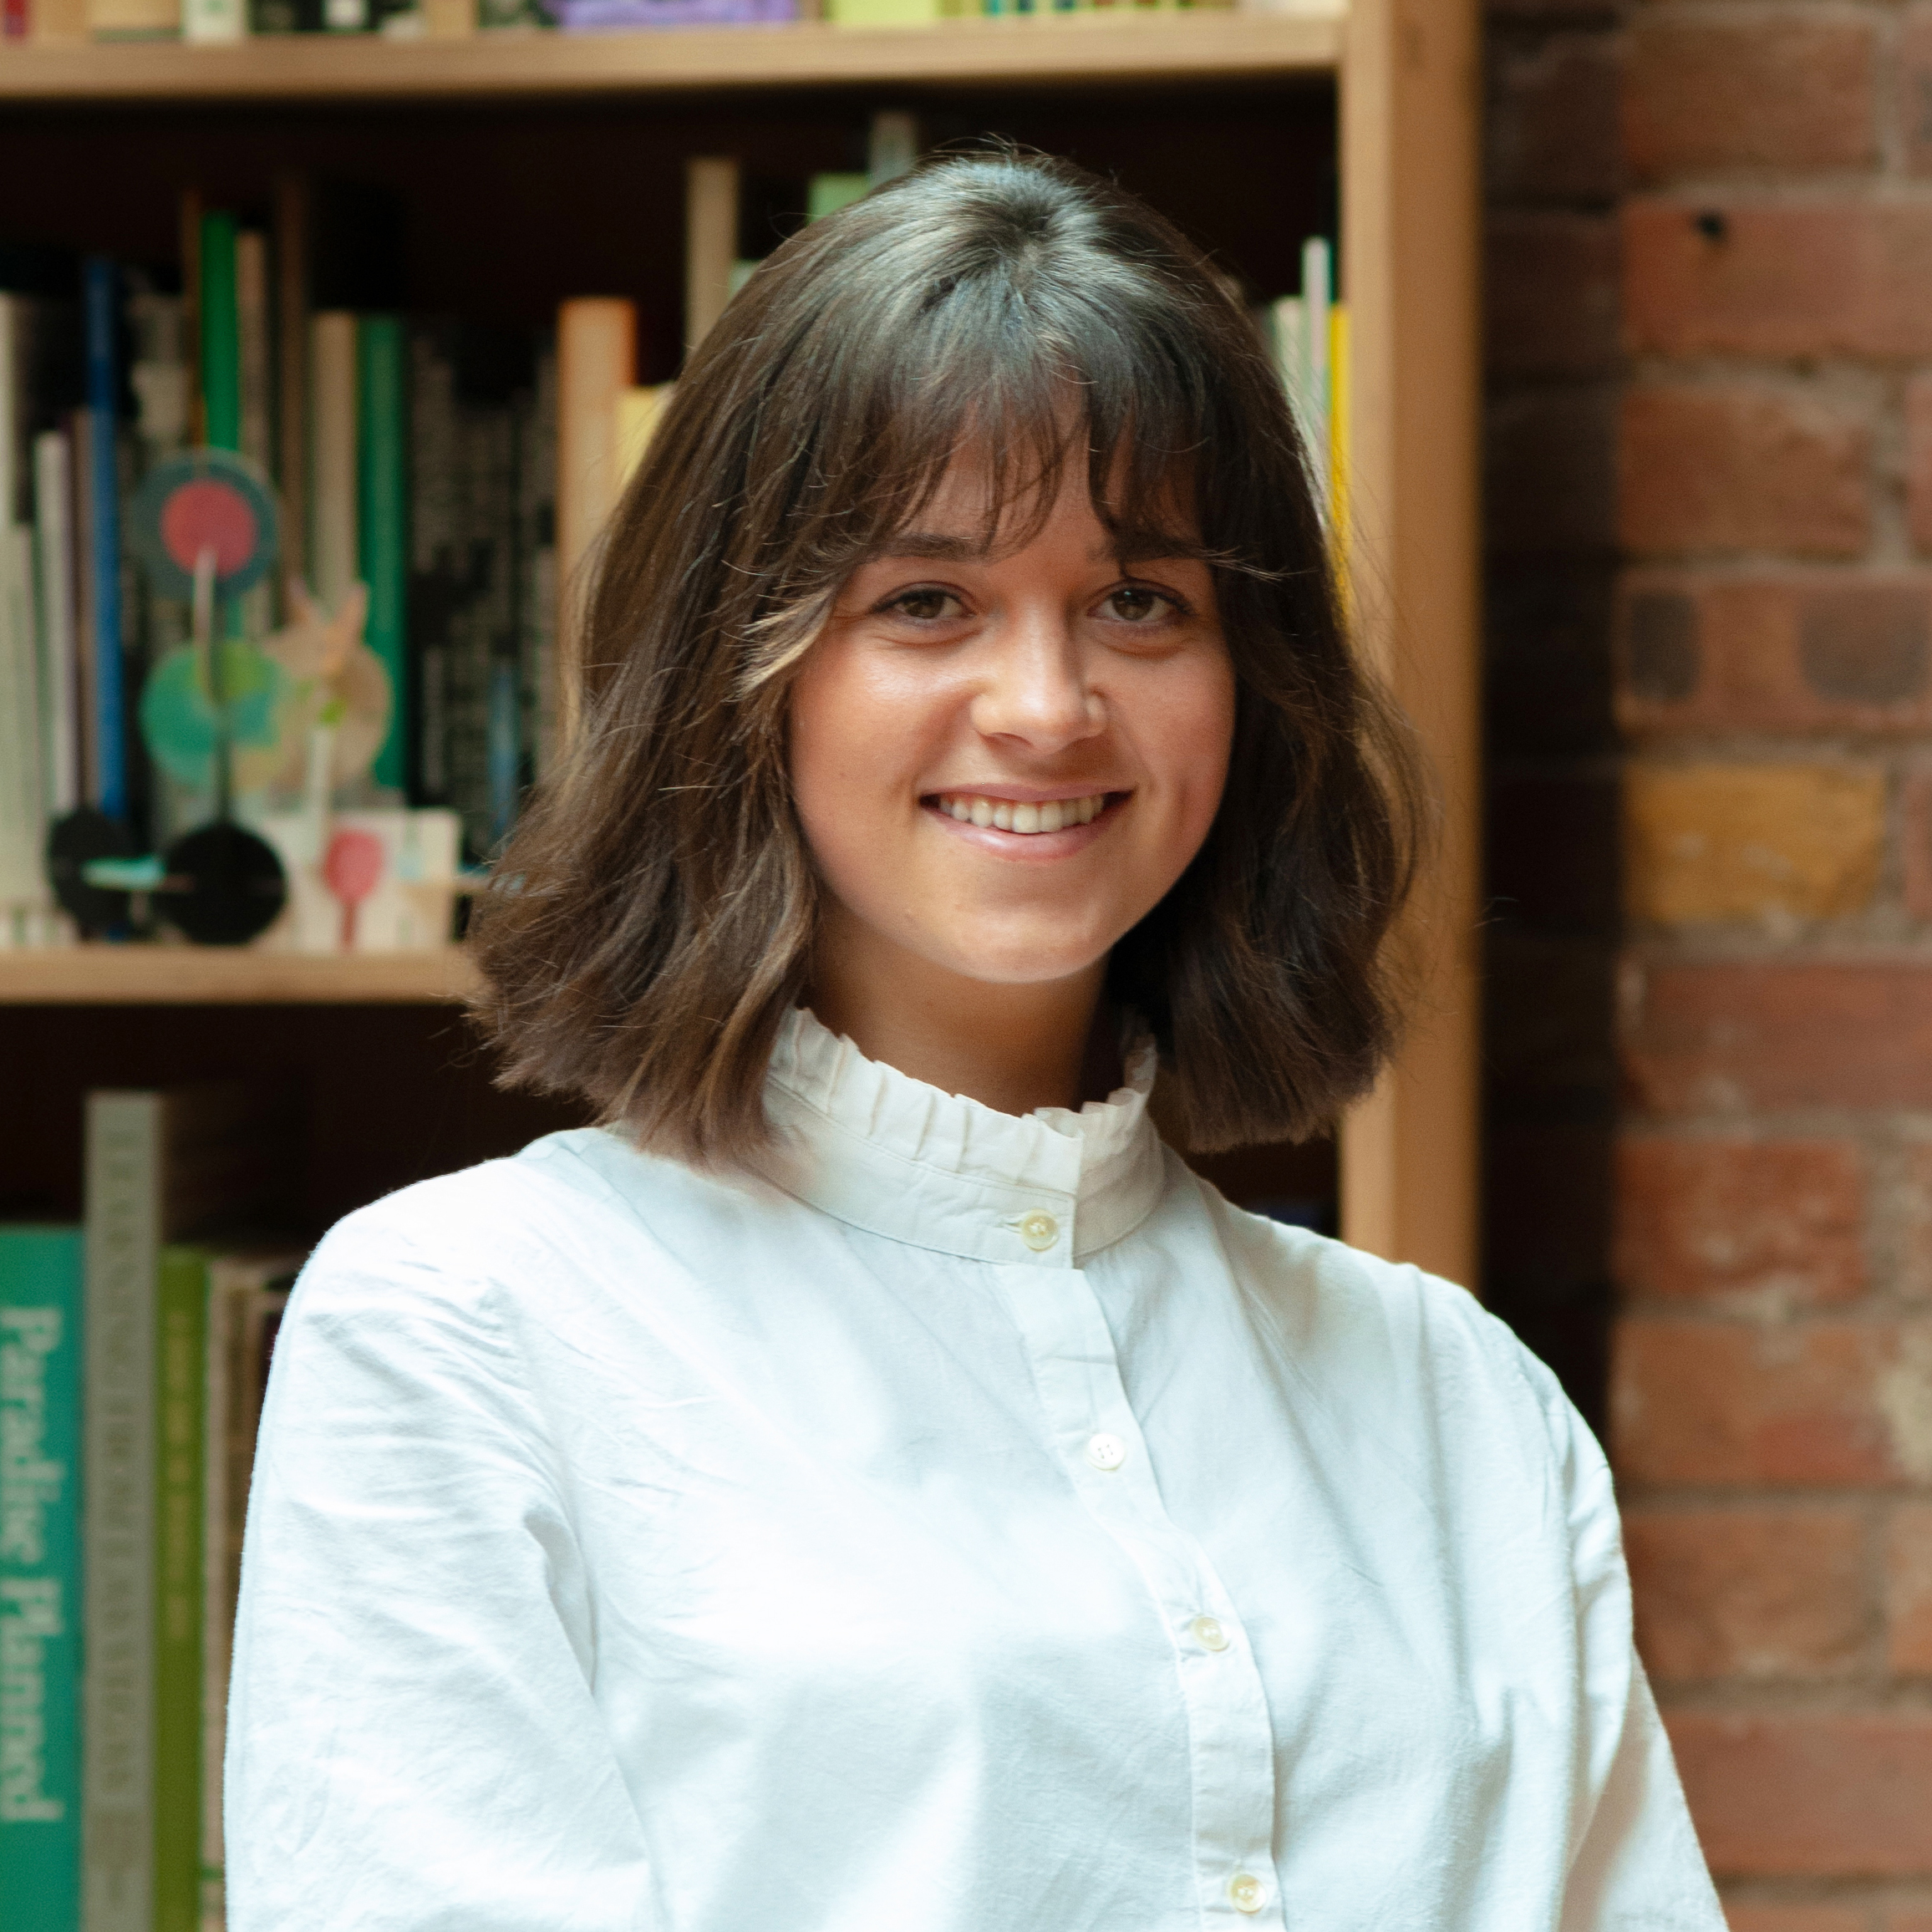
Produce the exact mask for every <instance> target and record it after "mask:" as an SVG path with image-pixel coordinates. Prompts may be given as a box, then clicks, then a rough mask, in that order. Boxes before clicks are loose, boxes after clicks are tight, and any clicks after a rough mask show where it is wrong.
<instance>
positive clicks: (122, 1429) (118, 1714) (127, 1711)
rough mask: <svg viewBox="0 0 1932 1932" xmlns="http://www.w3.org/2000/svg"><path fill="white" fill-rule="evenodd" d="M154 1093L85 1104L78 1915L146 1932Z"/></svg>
mask: <svg viewBox="0 0 1932 1932" xmlns="http://www.w3.org/2000/svg"><path fill="white" fill-rule="evenodd" d="M164 1106H165V1101H164V1100H163V1097H162V1096H160V1095H159V1094H143V1093H95V1094H89V1096H88V1102H87V1236H86V1239H87V1407H86V1418H85V1422H84V1431H85V1437H84V1441H85V1455H84V1459H83V1460H84V1467H85V1471H86V1475H85V1487H86V1497H87V1507H86V1514H85V1516H84V1519H83V1521H84V1532H83V1561H84V1574H85V1575H86V1578H87V1607H86V1613H85V1624H84V1629H85V1643H84V1655H85V1657H86V1659H87V1671H86V1675H85V1679H84V1712H83V1715H84V1730H83V1734H82V1735H83V1737H84V1746H83V1770H82V1789H83V1792H84V1800H85V1816H84V1821H83V1826H82V1848H81V1858H82V1873H81V1887H82V1890H81V1917H82V1923H83V1924H84V1925H85V1926H86V1928H87V1932H150V1928H151V1921H152V1917H153V1893H154V1772H155V1752H154V1693H155V1681H154V1621H155V1619H154V1568H155V1564H154V1544H155V1517H154V1512H155V1460H154V1453H155V1251H156V1249H157V1248H159V1246H160V1233H161V1228H160V1219H161V1202H160V1169H161V1157H162V1126H163V1121H162V1114H163V1109H164Z"/></svg>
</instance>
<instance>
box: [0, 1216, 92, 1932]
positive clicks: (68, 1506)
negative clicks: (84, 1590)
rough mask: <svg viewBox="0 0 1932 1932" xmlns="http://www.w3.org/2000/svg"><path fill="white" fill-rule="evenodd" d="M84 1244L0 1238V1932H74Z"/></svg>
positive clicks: (45, 1234)
mask: <svg viewBox="0 0 1932 1932" xmlns="http://www.w3.org/2000/svg"><path fill="white" fill-rule="evenodd" d="M81 1280H82V1271H81V1235H80V1230H79V1228H48V1227H8V1228H0V1925H3V1926H6V1927H7V1928H8V1932H13V1928H14V1927H16V1926H18V1927H20V1928H22V1929H23V1932H25V1929H26V1928H28V1927H31V1928H33V1932H79V1925H80V1823H81V1787H80V1776H81V1773H80V1617H81V1603H80V1503H81V1495H80V1396H81V1352H82V1336H81V1306H82V1303H81Z"/></svg>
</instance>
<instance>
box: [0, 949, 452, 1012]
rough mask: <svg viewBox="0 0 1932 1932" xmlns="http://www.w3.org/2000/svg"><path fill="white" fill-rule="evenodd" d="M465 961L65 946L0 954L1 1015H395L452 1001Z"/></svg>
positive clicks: (441, 956) (434, 956) (440, 956)
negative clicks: (325, 1010)
mask: <svg viewBox="0 0 1932 1932" xmlns="http://www.w3.org/2000/svg"><path fill="white" fill-rule="evenodd" d="M474 984H475V969H473V968H472V967H471V965H470V959H469V956H468V954H467V953H464V952H463V951H462V950H461V948H459V947H455V946H452V947H450V948H449V949H448V950H447V951H445V952H441V953H347V954H344V955H343V956H342V957H340V958H329V957H326V956H324V957H307V956H304V955H303V954H300V953H261V952H255V951H252V950H250V949H248V948H227V947H221V946H105V945H100V946H64V947H49V948H46V949H45V950H39V949H32V950H22V951H18V952H0V1007H3V1006H130V1005H131V1006H296V1005H301V1006H315V1005H328V1006H404V1005H415V1004H425V1003H438V1002H442V1003H447V1002H450V1001H453V1000H458V999H462V998H463V996H464V995H465V994H466V993H468V992H469V990H470V988H471V987H472V986H473V985H474Z"/></svg>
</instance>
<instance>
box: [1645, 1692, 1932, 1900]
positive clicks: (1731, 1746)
mask: <svg viewBox="0 0 1932 1932" xmlns="http://www.w3.org/2000/svg"><path fill="white" fill-rule="evenodd" d="M1668 1723H1669V1726H1670V1741H1671V1743H1672V1745H1673V1746H1675V1750H1676V1753H1677V1767H1678V1769H1679V1771H1680V1772H1681V1773H1682V1774H1683V1778H1684V1792H1685V1797H1688V1798H1689V1799H1690V1801H1691V1818H1692V1819H1693V1821H1694V1822H1695V1823H1696V1827H1697V1835H1698V1838H1699V1839H1700V1840H1701V1843H1702V1844H1703V1847H1704V1854H1705V1856H1706V1858H1708V1859H1709V1860H1710V1862H1711V1869H1712V1870H1713V1871H1714V1872H1716V1873H1717V1874H1720V1875H1721V1876H1723V1877H1726V1878H1754V1877H1762V1878H1773V1877H1781V1878H1801V1877H1802V1878H1813V1877H1816V1878H1884V1879H1909V1878H1918V1877H1920V1876H1922V1875H1928V1874H1932V1714H1926V1713H1922V1712H1916V1711H1914V1712H1909V1713H1900V1714H1899V1715H1896V1716H1822V1715H1821V1716H1790V1717H1733V1716H1719V1715H1716V1714H1715V1713H1709V1712H1704V1711H1676V1712H1674V1713H1672V1714H1671V1715H1670V1717H1669V1719H1668Z"/></svg>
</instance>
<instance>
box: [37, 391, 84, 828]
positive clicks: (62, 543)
mask: <svg viewBox="0 0 1932 1932" xmlns="http://www.w3.org/2000/svg"><path fill="white" fill-rule="evenodd" d="M33 548H34V572H33V574H34V591H35V597H34V602H35V608H36V616H37V619H38V622H37V623H36V625H35V629H36V631H37V633H38V638H39V644H40V715H41V719H42V734H43V735H42V742H41V760H40V769H41V780H42V783H43V786H44V788H45V796H46V799H47V809H48V812H49V813H50V814H51V815H52V816H53V817H55V818H61V817H64V816H66V814H67V813H69V812H70V811H73V810H74V807H75V806H78V805H79V803H80V641H79V633H78V632H77V630H76V628H75V624H74V452H73V450H72V449H71V448H70V446H69V443H68V440H67V436H66V434H65V432H64V431H63V430H46V431H44V432H43V434H42V435H38V436H37V437H35V438H34V440H33Z"/></svg>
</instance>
